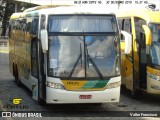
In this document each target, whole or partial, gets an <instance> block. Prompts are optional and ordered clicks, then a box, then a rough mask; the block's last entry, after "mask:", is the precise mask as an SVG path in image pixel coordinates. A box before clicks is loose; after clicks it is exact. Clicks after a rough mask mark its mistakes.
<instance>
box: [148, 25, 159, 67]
mask: <svg viewBox="0 0 160 120" xmlns="http://www.w3.org/2000/svg"><path fill="white" fill-rule="evenodd" d="M149 27H150V29H151V32H152V45H151V50H150V55H151V60H152V64H154V65H160V54H159V53H160V24H154V23H151V24H149Z"/></svg>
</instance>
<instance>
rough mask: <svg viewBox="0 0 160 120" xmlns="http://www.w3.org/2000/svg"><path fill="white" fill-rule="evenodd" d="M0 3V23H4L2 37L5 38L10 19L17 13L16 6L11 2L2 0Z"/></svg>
mask: <svg viewBox="0 0 160 120" xmlns="http://www.w3.org/2000/svg"><path fill="white" fill-rule="evenodd" d="M0 3H1V6H0V21H2V33H1V36H5V35H6V30H7V27H8V26H9V18H10V16H11V15H12V13H14V11H15V5H14V3H13V2H12V1H11V0H0Z"/></svg>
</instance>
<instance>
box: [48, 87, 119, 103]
mask: <svg viewBox="0 0 160 120" xmlns="http://www.w3.org/2000/svg"><path fill="white" fill-rule="evenodd" d="M81 96H82V98H81ZM83 96H84V97H83ZM85 96H89V98H85ZM119 98H120V87H117V88H112V89H105V90H103V91H66V90H61V89H54V88H50V87H46V103H48V104H58V103H59V104H61V103H107V102H119Z"/></svg>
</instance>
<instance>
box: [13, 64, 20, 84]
mask: <svg viewBox="0 0 160 120" xmlns="http://www.w3.org/2000/svg"><path fill="white" fill-rule="evenodd" d="M14 70H15V71H14V74H15V75H14V78H15V82H16V84H17V85H18V86H19V87H21V82H20V81H19V77H18V69H17V67H15V69H14Z"/></svg>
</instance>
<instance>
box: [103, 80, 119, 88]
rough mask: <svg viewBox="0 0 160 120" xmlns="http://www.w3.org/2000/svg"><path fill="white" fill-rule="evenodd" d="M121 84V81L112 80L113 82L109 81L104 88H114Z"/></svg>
mask: <svg viewBox="0 0 160 120" xmlns="http://www.w3.org/2000/svg"><path fill="white" fill-rule="evenodd" d="M120 85H121V82H120V81H119V82H114V83H109V84H108V85H107V87H106V89H111V88H116V87H119V86H120Z"/></svg>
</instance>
